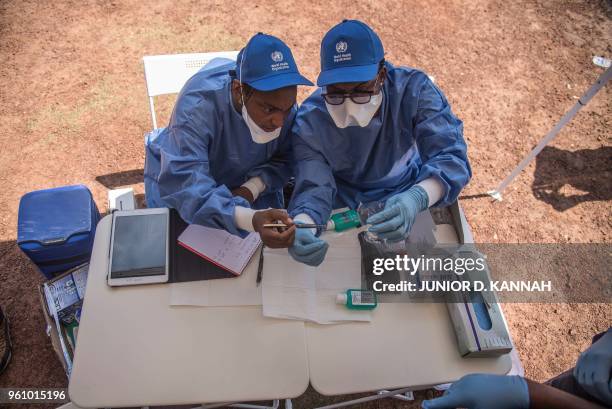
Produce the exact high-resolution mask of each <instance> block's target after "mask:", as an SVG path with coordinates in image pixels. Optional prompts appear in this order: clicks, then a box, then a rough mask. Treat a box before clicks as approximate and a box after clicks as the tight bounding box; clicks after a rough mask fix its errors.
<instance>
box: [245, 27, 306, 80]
mask: <svg viewBox="0 0 612 409" xmlns="http://www.w3.org/2000/svg"><path fill="white" fill-rule="evenodd" d="M236 77H237V78H238V79H239V80H240V81H241V82H243V83H245V84H248V85H250V86H251V87H253V88H255V89H257V90H259V91H273V90H275V89H279V88H284V87H289V86H292V85H314V84H313V83H312V82H310V81H308V79H307V78H306V77H304V76H302V75H301V74H300V72H299V71H298V68H297V64H296V63H295V60H294V59H293V54H291V50H290V49H289V47H287V45H286V44H285V43H283V42H282V41H281V40H280V39H278V38H276V37H274V36H271V35H267V34H263V33H257V34H255V35H254V36H253V37H251V39H250V40H249V42H248V43H247V45H246V46H245V47H244V48H243V49H242V50H240V53H238V58H237V60H236Z"/></svg>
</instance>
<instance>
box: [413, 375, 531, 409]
mask: <svg viewBox="0 0 612 409" xmlns="http://www.w3.org/2000/svg"><path fill="white" fill-rule="evenodd" d="M421 406H422V407H423V409H455V408H458V407H460V408H467V409H529V388H528V387H527V382H526V381H525V379H523V378H522V377H520V376H504V375H488V374H471V375H466V376H464V377H463V378H461V379H459V380H458V381H457V382H455V383H453V384H452V385H451V387H450V388H449V389H448V390H447V391H446V392H445V393H444V395H443V396H441V397H439V398H436V399H429V400H424V401H423V402H422V404H421Z"/></svg>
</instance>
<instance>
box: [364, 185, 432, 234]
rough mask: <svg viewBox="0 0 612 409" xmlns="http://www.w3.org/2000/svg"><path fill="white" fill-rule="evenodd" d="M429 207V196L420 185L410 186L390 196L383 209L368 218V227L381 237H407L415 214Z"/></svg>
mask: <svg viewBox="0 0 612 409" xmlns="http://www.w3.org/2000/svg"><path fill="white" fill-rule="evenodd" d="M428 207H429V197H428V196H427V192H426V191H425V189H423V188H422V187H421V186H418V185H415V186H412V187H411V188H410V189H408V190H407V191H405V192H402V193H398V194H397V195H395V196H392V197H391V198H390V199H389V200H387V203H386V204H385V208H384V210H383V211H381V212H379V213H376V214H375V215H372V216H370V217H369V218H368V220H367V223H368V224H370V225H371V226H370V228H369V229H368V230H369V231H370V232H372V233H374V234H376V235H377V236H378V237H380V238H381V239H387V240H389V241H401V240H404V239H405V238H406V237H408V234H409V233H410V229H412V225H413V224H414V219H415V218H416V216H417V214H418V213H419V212H421V211H423V210H425V209H427V208H428Z"/></svg>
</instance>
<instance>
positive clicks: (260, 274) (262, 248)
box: [255, 244, 265, 286]
mask: <svg viewBox="0 0 612 409" xmlns="http://www.w3.org/2000/svg"><path fill="white" fill-rule="evenodd" d="M264 247H265V245H264V244H262V245H261V254H260V255H259V265H258V266H257V281H256V282H255V284H256V285H257V286H259V284H261V276H262V275H263V261H264V260H263V253H264Z"/></svg>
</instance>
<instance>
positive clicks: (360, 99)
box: [321, 78, 380, 105]
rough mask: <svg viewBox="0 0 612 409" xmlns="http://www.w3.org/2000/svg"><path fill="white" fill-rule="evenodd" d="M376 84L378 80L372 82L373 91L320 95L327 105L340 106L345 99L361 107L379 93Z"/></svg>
mask: <svg viewBox="0 0 612 409" xmlns="http://www.w3.org/2000/svg"><path fill="white" fill-rule="evenodd" d="M377 84H378V78H376V81H375V82H374V90H373V91H359V92H350V93H322V94H321V96H322V97H323V98H324V99H325V102H327V103H328V104H329V105H342V104H343V103H344V101H345V100H346V99H347V98H349V99H350V100H351V101H353V102H354V103H356V104H360V105H363V104H367V103H368V102H370V100H371V99H372V96H373V95H377V94H378V93H379V92H380V89H378V90H377V89H376V85H377Z"/></svg>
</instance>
